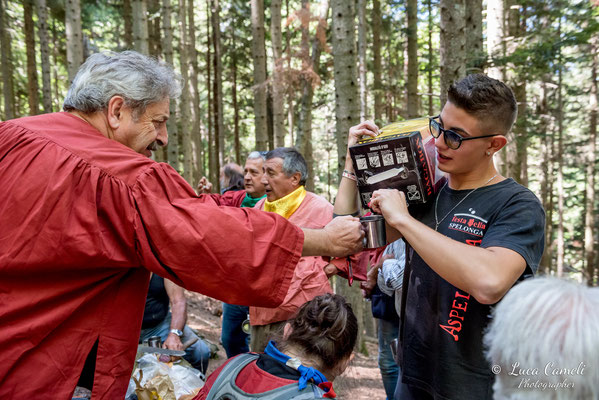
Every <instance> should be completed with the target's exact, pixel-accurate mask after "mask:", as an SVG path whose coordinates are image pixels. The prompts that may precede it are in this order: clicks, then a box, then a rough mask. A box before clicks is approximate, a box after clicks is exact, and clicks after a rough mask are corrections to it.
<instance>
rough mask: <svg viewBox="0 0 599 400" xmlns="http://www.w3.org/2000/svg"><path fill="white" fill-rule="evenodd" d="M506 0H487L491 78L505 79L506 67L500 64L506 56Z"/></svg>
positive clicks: (488, 71) (489, 72)
mask: <svg viewBox="0 0 599 400" xmlns="http://www.w3.org/2000/svg"><path fill="white" fill-rule="evenodd" d="M503 2H504V0H488V1H487V53H488V56H489V59H490V60H489V62H490V66H489V68H488V70H487V73H488V74H489V76H490V77H491V78H495V79H499V80H501V81H503V80H505V76H504V68H502V67H501V66H500V64H499V62H500V60H501V59H503V57H505V47H504V44H505V42H504V37H505V32H506V29H505V12H504V4H503Z"/></svg>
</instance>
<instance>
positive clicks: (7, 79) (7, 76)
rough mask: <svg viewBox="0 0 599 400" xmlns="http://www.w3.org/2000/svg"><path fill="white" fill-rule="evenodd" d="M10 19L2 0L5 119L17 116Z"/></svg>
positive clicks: (0, 35)
mask: <svg viewBox="0 0 599 400" xmlns="http://www.w3.org/2000/svg"><path fill="white" fill-rule="evenodd" d="M7 28H8V21H7V18H6V8H5V3H4V0H0V45H1V46H0V51H1V52H2V55H1V59H2V88H3V93H4V119H12V118H14V117H15V110H14V89H13V79H12V73H13V66H12V59H11V57H10V54H11V51H10V46H11V43H10V42H11V40H10V33H9V31H8V29H7Z"/></svg>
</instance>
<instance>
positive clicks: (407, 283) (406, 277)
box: [397, 239, 414, 369]
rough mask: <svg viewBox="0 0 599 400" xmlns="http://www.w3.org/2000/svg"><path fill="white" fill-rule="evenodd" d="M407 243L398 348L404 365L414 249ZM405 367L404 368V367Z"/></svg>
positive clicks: (399, 357)
mask: <svg viewBox="0 0 599 400" xmlns="http://www.w3.org/2000/svg"><path fill="white" fill-rule="evenodd" d="M404 242H405V243H406V265H405V268H404V272H403V283H402V286H401V312H400V315H399V346H398V349H397V357H398V359H399V365H400V366H401V367H403V344H404V326H405V321H406V303H407V302H408V301H407V300H408V290H409V286H410V275H411V273H412V256H413V254H414V249H413V248H412V246H410V243H408V241H407V240H405V239H404ZM402 369H403V368H402Z"/></svg>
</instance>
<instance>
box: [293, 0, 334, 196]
mask: <svg viewBox="0 0 599 400" xmlns="http://www.w3.org/2000/svg"><path fill="white" fill-rule="evenodd" d="M302 8H304V9H305V11H304V13H303V15H304V16H305V20H304V21H303V22H302V24H301V25H302V41H301V49H302V50H301V54H302V71H303V74H302V79H301V91H302V98H301V99H300V104H301V108H300V116H299V118H298V121H297V136H296V143H295V145H296V147H297V148H298V149H299V150H300V152H301V153H302V154H303V156H304V158H305V159H306V164H307V165H308V181H307V183H306V188H307V189H308V190H310V191H313V190H314V177H315V172H314V151H313V146H312V108H313V106H312V103H313V99H314V87H315V86H316V84H317V83H318V82H319V81H320V77H319V76H318V70H319V69H320V54H321V52H322V49H323V46H324V45H326V29H327V18H328V14H329V1H328V0H323V1H322V2H321V3H320V13H319V16H318V27H317V28H316V34H315V35H314V38H313V39H312V55H311V56H310V54H309V53H310V50H309V30H308V24H309V20H310V13H309V2H308V1H306V0H303V1H302Z"/></svg>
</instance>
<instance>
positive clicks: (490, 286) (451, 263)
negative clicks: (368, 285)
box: [373, 189, 526, 304]
mask: <svg viewBox="0 0 599 400" xmlns="http://www.w3.org/2000/svg"><path fill="white" fill-rule="evenodd" d="M373 206H374V207H375V209H377V210H379V211H381V212H382V214H383V215H384V216H385V219H386V220H387V222H388V223H389V224H391V225H392V226H394V227H395V228H396V229H398V230H399V231H400V232H401V233H402V234H403V236H404V238H405V239H406V240H407V241H408V242H409V243H410V245H411V246H412V248H414V250H415V251H416V252H417V253H418V255H420V257H422V259H423V260H424V262H426V263H427V265H428V266H430V267H431V269H433V270H434V271H435V272H436V273H437V274H438V275H439V276H441V277H442V278H443V279H445V280H446V281H447V282H449V283H450V284H452V285H453V286H455V287H457V288H459V289H461V290H463V291H465V292H468V293H470V294H471V295H472V296H474V298H475V299H476V300H477V301H478V302H479V303H481V304H494V303H496V302H498V301H499V300H500V299H501V298H502V297H503V295H504V294H505V293H506V292H507V291H508V290H509V289H510V288H511V287H512V286H513V285H514V283H515V282H516V280H517V279H518V278H519V277H520V275H522V273H523V272H524V270H525V268H526V261H525V260H524V258H523V257H522V256H521V255H520V254H519V253H518V252H516V251H514V250H510V249H507V248H503V247H488V248H482V247H475V246H470V245H467V244H465V243H460V242H458V241H456V240H453V239H451V238H448V237H446V236H445V235H443V234H441V233H439V232H436V231H435V230H433V229H431V228H429V227H428V226H426V225H424V224H423V223H421V222H419V221H417V220H416V219H414V218H413V217H411V216H410V214H409V213H408V210H407V206H406V200H405V195H404V194H403V193H401V192H399V191H397V190H388V189H387V190H380V191H377V195H376V196H375V198H374V199H373Z"/></svg>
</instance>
